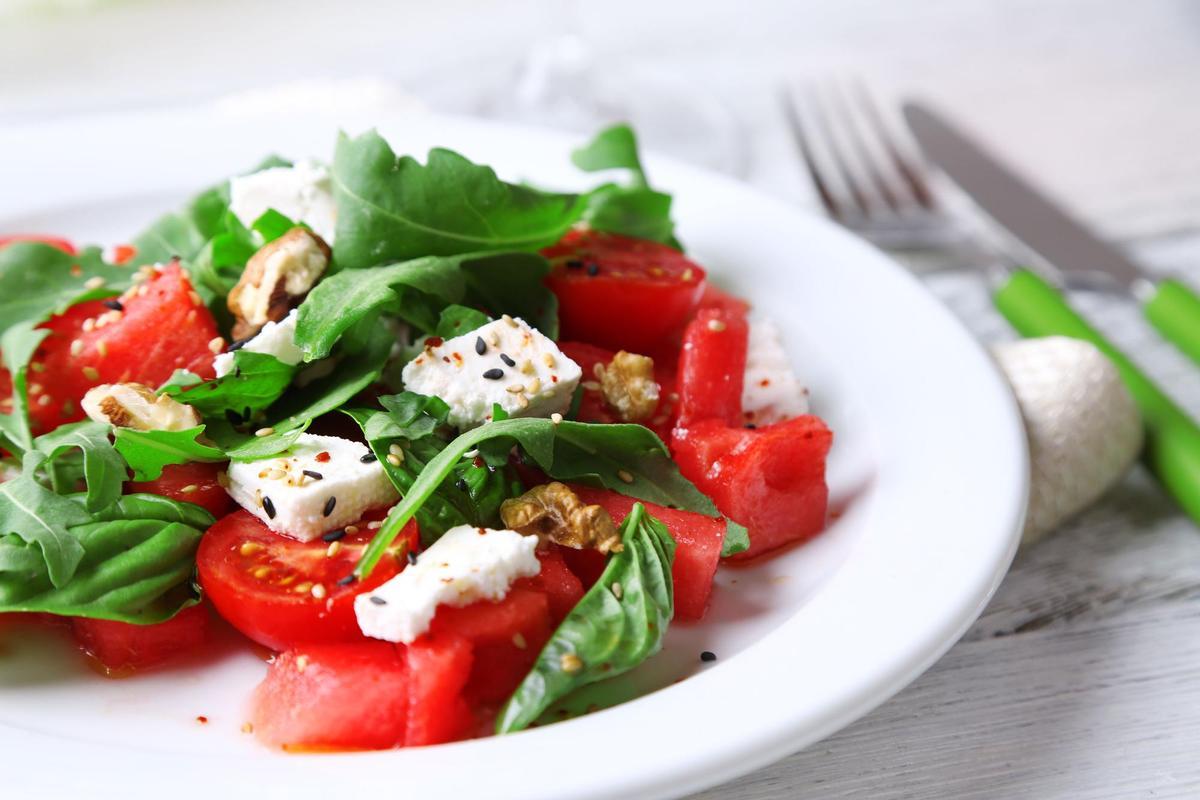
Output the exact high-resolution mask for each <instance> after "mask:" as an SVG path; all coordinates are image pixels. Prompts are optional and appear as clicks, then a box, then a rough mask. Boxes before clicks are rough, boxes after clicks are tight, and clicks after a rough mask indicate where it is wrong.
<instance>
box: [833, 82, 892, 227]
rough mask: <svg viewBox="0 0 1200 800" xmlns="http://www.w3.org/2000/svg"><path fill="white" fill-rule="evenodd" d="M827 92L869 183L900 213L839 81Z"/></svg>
mask: <svg viewBox="0 0 1200 800" xmlns="http://www.w3.org/2000/svg"><path fill="white" fill-rule="evenodd" d="M828 94H829V96H830V97H832V98H833V103H832V107H833V113H834V114H835V115H836V116H837V117H838V119H839V120H840V122H841V127H842V128H843V129H844V130H845V131H846V135H847V138H848V139H849V140H850V146H851V147H852V148H853V149H854V151H855V152H856V153H857V154H858V160H859V163H860V164H862V167H863V170H864V171H865V172H866V173H867V177H868V179H869V180H870V181H871V183H873V184H875V190H876V191H877V192H878V194H879V196H880V197H881V198H882V199H883V202H884V203H885V204H886V205H887V207H888V208H889V209H891V210H892V212H893V213H895V214H900V213H902V212H903V205H902V201H901V198H900V196H899V195H898V194H897V193H896V191H895V190H894V189H893V187H892V185H891V182H890V181H889V180H888V179H887V178H886V177H885V176H884V169H883V168H881V165H880V163H879V159H878V158H877V157H876V155H875V153H873V152H872V151H871V148H870V147H869V146H868V144H867V138H866V136H865V135H864V132H863V130H862V126H861V122H860V119H859V115H857V114H855V113H854V110H853V108H852V107H851V103H850V99H849V97H848V96H847V94H846V93H845V91H843V89H842V86H841V85H840V84H839V83H834V84H832V85H831V86H830V88H829V92H828Z"/></svg>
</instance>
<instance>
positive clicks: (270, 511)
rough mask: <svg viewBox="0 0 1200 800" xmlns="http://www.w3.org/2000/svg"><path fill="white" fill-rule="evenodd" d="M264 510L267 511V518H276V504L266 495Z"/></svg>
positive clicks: (264, 496) (264, 497)
mask: <svg viewBox="0 0 1200 800" xmlns="http://www.w3.org/2000/svg"><path fill="white" fill-rule="evenodd" d="M263 511H265V512H267V519H275V504H274V503H272V502H271V498H269V497H267V496H266V495H263Z"/></svg>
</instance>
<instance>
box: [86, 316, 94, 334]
mask: <svg viewBox="0 0 1200 800" xmlns="http://www.w3.org/2000/svg"><path fill="white" fill-rule="evenodd" d="M83 330H84V331H85V332H86V333H91V332H92V331H94V330H96V320H94V319H91V318H90V317H89V318H88V319H85V320H84V321H83Z"/></svg>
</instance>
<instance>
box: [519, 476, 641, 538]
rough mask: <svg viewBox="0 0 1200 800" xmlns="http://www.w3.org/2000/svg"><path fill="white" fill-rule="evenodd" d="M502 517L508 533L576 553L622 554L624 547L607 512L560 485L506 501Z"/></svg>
mask: <svg viewBox="0 0 1200 800" xmlns="http://www.w3.org/2000/svg"><path fill="white" fill-rule="evenodd" d="M500 518H501V519H502V520H504V526H505V527H506V528H508V529H509V530H512V531H517V532H518V533H522V534H525V535H526V536H537V537H538V538H540V539H541V540H543V541H545V540H547V539H548V540H550V541H552V542H554V543H555V544H561V545H563V546H564V547H570V548H573V549H575V550H587V549H594V550H599V551H600V552H601V553H619V552H621V550H623V549H624V547H625V546H624V545H623V544H621V533H620V531H619V530H618V529H617V524H616V523H615V522H613V518H612V517H610V516H609V514H608V512H607V511H605V510H604V509H603V508H601V507H600V506H587V505H584V504H583V501H582V500H580V499H579V496H578V495H576V494H575V493H574V492H572V491H571V490H570V489H569V488H568V487H567V486H564V485H563V484H561V483H557V482H555V483H547V484H543V485H542V486H535V487H533V488H532V489H530V490H529V491H528V492H526V493H525V494H523V495H521V496H520V497H514V498H512V499H511V500H505V501H504V503H503V504H501V506H500Z"/></svg>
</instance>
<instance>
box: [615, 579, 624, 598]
mask: <svg viewBox="0 0 1200 800" xmlns="http://www.w3.org/2000/svg"><path fill="white" fill-rule="evenodd" d="M612 593H613V597H615V598H617V599H618V600H620V599H621V595H622V594H624V593H625V590H624V589H622V588H621V582H620V581H613V585H612Z"/></svg>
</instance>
